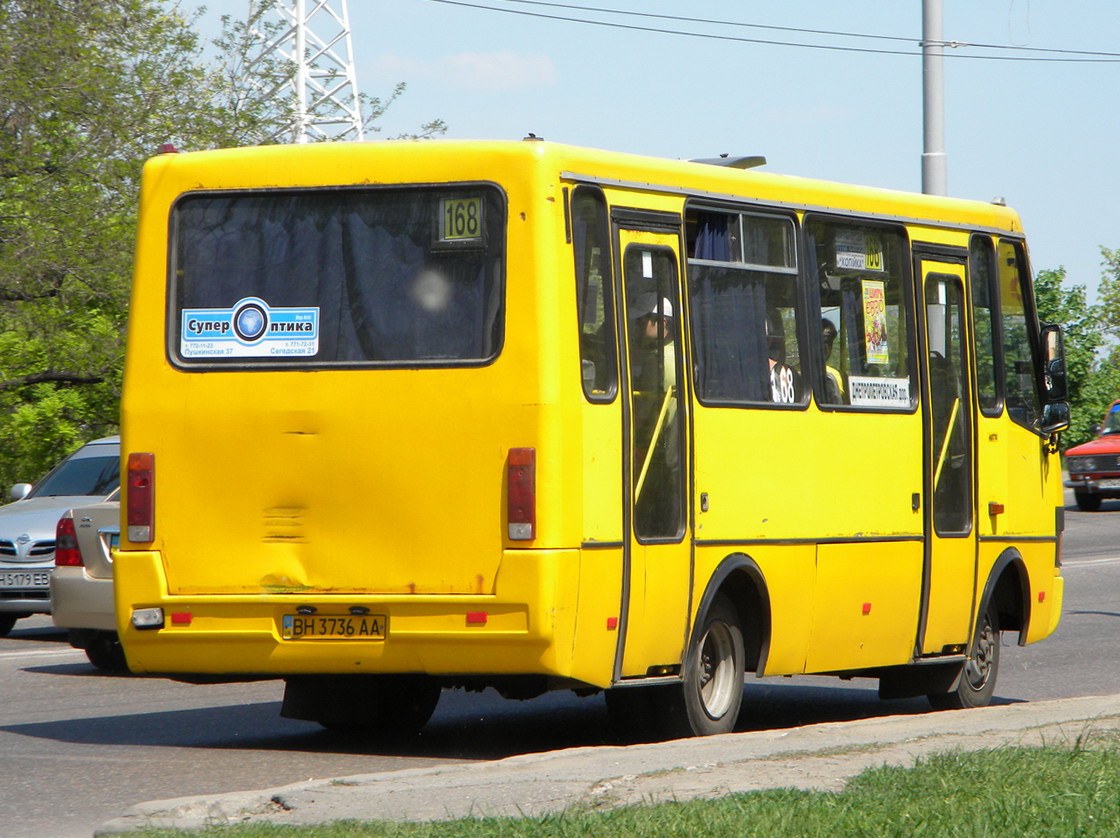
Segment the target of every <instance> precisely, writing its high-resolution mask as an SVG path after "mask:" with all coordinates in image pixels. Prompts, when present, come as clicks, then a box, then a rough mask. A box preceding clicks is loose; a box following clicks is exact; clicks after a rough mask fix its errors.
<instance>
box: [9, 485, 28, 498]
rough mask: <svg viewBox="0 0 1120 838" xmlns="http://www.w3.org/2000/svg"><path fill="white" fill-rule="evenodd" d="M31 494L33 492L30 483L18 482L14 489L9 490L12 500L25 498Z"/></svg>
mask: <svg viewBox="0 0 1120 838" xmlns="http://www.w3.org/2000/svg"><path fill="white" fill-rule="evenodd" d="M29 494H31V484H30V483H17V484H16V485H14V486H13V487H12V491H10V492H8V497H9V498H10V499H11V500H23V499H24V498H25V497H27V496H28V495H29Z"/></svg>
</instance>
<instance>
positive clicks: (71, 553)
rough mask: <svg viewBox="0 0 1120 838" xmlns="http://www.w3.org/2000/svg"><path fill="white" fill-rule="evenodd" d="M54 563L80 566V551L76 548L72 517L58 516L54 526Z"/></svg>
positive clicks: (76, 535)
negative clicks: (56, 524) (56, 523)
mask: <svg viewBox="0 0 1120 838" xmlns="http://www.w3.org/2000/svg"><path fill="white" fill-rule="evenodd" d="M54 563H55V565H56V566H58V567H81V566H82V551H81V550H79V549H78V533H77V532H75V531H74V519H73V518H59V519H58V526H56V527H55V528H54Z"/></svg>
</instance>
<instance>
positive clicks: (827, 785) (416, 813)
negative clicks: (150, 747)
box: [95, 695, 1120, 835]
mask: <svg viewBox="0 0 1120 838" xmlns="http://www.w3.org/2000/svg"><path fill="white" fill-rule="evenodd" d="M1118 727H1120V695H1115V696H1099V697H1090V698H1075V699H1063V700H1060V701H1038V702H1030V703H1023V704H1011V705H1003V706H998V707H987V708H983V709H980V710H961V711H956V712H943V713H929V714H925V715H909V716H887V717H880V718H875V719H868V720H863V721H855V722H829V723H826V724H818V725H809V726H806V727H799V728H792V729H785V730H775V731H755V732H750V733H729V734H726V735H723V736H712V737H708V738H704V739H682V740H678V741H674V742H661V743H657V744H649V745H631V746H627V747H596V748H572V749H569V750H563V751H552V752H548V753H543V754H525V755H522V756H515V757H509V758H507V759H502V760H497V761H495V762H488V763H470V764H454V765H448V766H445V767H444V766H437V767H431V768H418V769H409V770H404V771H393V772H388V773H383V774H364V775H360V776H355V777H344V778H339V779H334V780H318V781H315V782H309V783H297V784H294V785H290V786H284V787H281V788H274V789H264V790H261V791H246V792H232V793H229V794H223V795H216V796H211V797H206V798H179V799H175V800H157V801H152V802H149V803H142V804H140V805H137V806H134V807H132V808H131V809H129V810H128V811H127V812H126V813H125V814H124V815H123V816H121V817H119V818H115V819H114V820H112V821H109V822H107V823H105V824H103V825H102V826H101V827H100V828H99V829H98V831H97V832H96V833H95V835H117V834H121V833H127V832H130V831H133V830H137V829H141V828H145V827H156V826H159V827H175V828H179V829H196V828H200V827H202V826H206V825H216V824H222V823H273V824H315V823H323V822H326V821H333V820H341V819H357V820H375V819H387V820H414V821H424V820H445V819H451V818H460V817H467V816H483V815H514V816H516V815H541V814H545V813H550V812H557V811H560V810H562V809H566V808H568V807H571V806H591V807H611V806H621V805H626V804H634V803H649V802H654V801H662V800H685V799H689V798H697V797H717V796H720V795H724V794H727V793H729V792H740V791H753V790H757V789H764V788H776V787H783V786H794V787H798V788H805V789H832V790H836V789H840V788H841V787H842V786H843V785H844V781H845V780H847V779H848V778H849V777H852V776H855V775H856V774H859V773H860V772H862V771H863V770H865V769H867V768H870V767H873V766H879V765H910V764H912V763H913V762H914V760H915V759H916V758H917V757H921V756H927V755H930V754H933V753H939V752H944V751H952V750H964V751H971V750H983V749H986V748H995V747H998V746H1000V745H1019V744H1024V745H1035V744H1040V743H1043V742H1047V743H1052V742H1072V741H1074V740H1076V739H1077V738H1078V737H1079V736H1081V735H1082V734H1083V733H1085V732H1086V731H1089V730H1098V731H1099V730H1108V729H1114V728H1118Z"/></svg>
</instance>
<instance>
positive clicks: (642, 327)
mask: <svg viewBox="0 0 1120 838" xmlns="http://www.w3.org/2000/svg"><path fill="white" fill-rule="evenodd" d="M632 311H636V312H637V314H636V315H635V316H634V326H635V328H634V334H635V337H636V339H637V340H636V343H637V344H638V346H637V347H636V351H635V352H633V353H632V355H633V356H634V359H635V360H636V361H638V359H641V360H640V361H638V362H637V363H635V365H634V366H635V370H634V385H635V389H637V390H652V389H655V388H658V385H659V384H660V385H661V386H662V387H663V388H665V389H668V388H669V387H675V386H676V384H677V372H676V370H677V353H676V346H675V344H674V337H675V330H674V328H673V304H672V303H671V302H670V301H669V300H668V299H666V298H665V297H660V298H658V297H657V295H656V294H646V295H643V296H642V297H641V298H640V299H639V302H638V304H637V305H636V306H635V307H634V309H632ZM659 343H662V344H663V351H662V364H661V374H662V376H663V378H662V379H661V380H660V381H659V380H658V379H657V377H656V376H657V372H658V369H657V365H656V364H651V363H646V361H648V360H649V358H648V356H649V355H650V354H651V353H652V352H653V351H655V350H656V347H657V345H658V344H659ZM661 382H664V383H663V384H662V383H661Z"/></svg>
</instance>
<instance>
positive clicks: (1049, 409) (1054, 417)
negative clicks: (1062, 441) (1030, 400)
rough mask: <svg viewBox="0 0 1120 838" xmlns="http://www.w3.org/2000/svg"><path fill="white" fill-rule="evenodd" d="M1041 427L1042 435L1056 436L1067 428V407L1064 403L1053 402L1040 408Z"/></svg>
mask: <svg viewBox="0 0 1120 838" xmlns="http://www.w3.org/2000/svg"><path fill="white" fill-rule="evenodd" d="M1041 424H1042V427H1040V428H1039V430H1040V431H1042V432H1043V433H1044V434H1056V433H1058V431H1064V430H1065V429H1066V428H1068V427H1069V405H1068V404H1066V403H1065V402H1053V403H1052V404H1045V405H1043V406H1042V423H1041Z"/></svg>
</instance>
